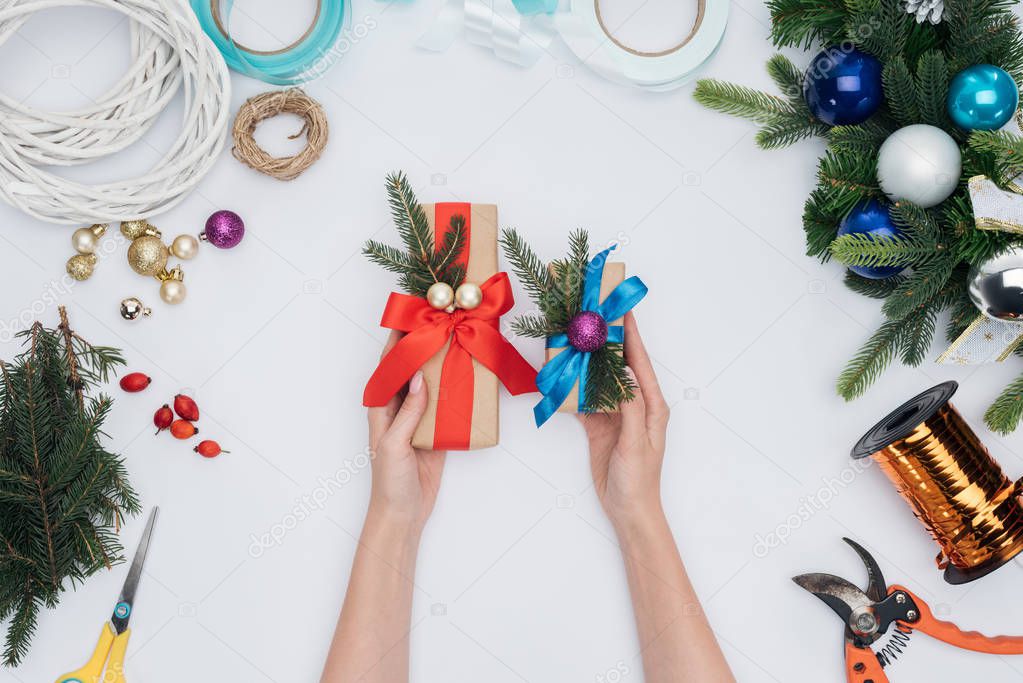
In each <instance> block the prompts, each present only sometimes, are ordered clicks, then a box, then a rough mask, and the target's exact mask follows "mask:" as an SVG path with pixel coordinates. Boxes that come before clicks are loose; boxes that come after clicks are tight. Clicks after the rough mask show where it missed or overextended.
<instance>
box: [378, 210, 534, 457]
mask: <svg viewBox="0 0 1023 683" xmlns="http://www.w3.org/2000/svg"><path fill="white" fill-rule="evenodd" d="M417 208H418V207H417ZM422 208H423V210H424V211H425V213H426V217H427V220H428V221H429V223H430V227H431V228H432V232H433V234H434V243H435V247H434V248H435V249H436V248H439V245H441V244H442V243H443V241H444V237H445V231H447V230H449V229H451V226H452V225H454V222H453V221H452V219H453V218H456V219H459V218H460V219H462V220H464V230H465V233H466V237H465V244H464V247H463V248H462V250H461V253H460V255H459V257H458V262H459V263H460V264H461V265H462V266H464V268H465V278H464V282H465V283H475V284H477V285H478V286H479V290H480V291H481V292H482V301H481V302H480V303H479V304H478V305H477V306H475V307H472V308H461V307H456V306H454V305H452V306H449V307H447V308H435V307H433V306H431V304H430V302H429V301H428V300H427V299H426V298H425V297H423V296H414V295H411V294H399V293H392V294H391V295H390V298H389V299H388V302H387V306H386V308H385V309H384V315H383V319H382V320H381V323H380V324H381V325H382V326H383V327H386V328H390V329H393V330H399V331H401V332H404V333H405V336H404V337H403V338H402V339H401V341H399V342H398V344H397V345H396V346H395V347H394V348H393V349H391V351H390V352H388V354H387V355H385V356H384V358H383V359H381V361H380V365H379V366H378V367H377V369H376V371H375V372H374V373H373V376H372V377H371V378H370V380H369V382H368V384H367V385H366V391H365V394H364V397H363V403H364V404H365V405H367V406H379V405H385V404H386V403H387V402H388V401H389V400H390V399H391V397H393V396H394V395H395V394H396V393H397V392H399V391H400V390H401V389H402V387H403V386H404V385H405V383H406V382H408V380H409V378H411V376H412V375H413V374H415V372H416V371H417V370H419V369H420V368H421V369H422V371H423V376H424V379H425V381H426V387H427V391H428V396H429V402H428V406H427V409H426V414H425V415H424V416H423V419H422V421H421V422H420V424H419V427H418V428H417V429H416V433H415V436H414V437H413V440H412V445H413V446H415V447H416V448H425V449H438V450H472V449H477V448H487V447H489V446H495V445H497V443H498V439H499V410H498V382H501V383H503V384H504V385H505V387H506V388H507V389H508V391H509V392H511V393H512V394H513V395H515V394H522V393H527V392H533V391H536V390H537V389H536V370H534V369H533V368H532V367H531V366H530V365H529V364H528V363H527V362H526V361H525V359H523V358H522V356H521V355H519V353H518V351H516V350H515V348H514V347H513V346H512V345H511V344H510V343H509V342H508V340H507V339H505V338H504V337H503V336H502V335H501V333H500V331H499V326H500V317H501V316H502V315H503V314H505V313H507V312H508V311H509V310H510V309H511V307H512V304H513V303H514V301H513V298H512V292H511V283H510V281H509V278H508V275H507V273H503V272H498V270H497V237H498V227H497V207H496V206H493V205H491V204H469V203H443V204H426V205H423V207H422Z"/></svg>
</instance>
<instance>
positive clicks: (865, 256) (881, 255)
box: [831, 233, 937, 267]
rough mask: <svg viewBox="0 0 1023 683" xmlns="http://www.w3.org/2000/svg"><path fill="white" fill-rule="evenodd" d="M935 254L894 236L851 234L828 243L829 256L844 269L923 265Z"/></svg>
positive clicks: (926, 247) (910, 240)
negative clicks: (852, 267)
mask: <svg viewBox="0 0 1023 683" xmlns="http://www.w3.org/2000/svg"><path fill="white" fill-rule="evenodd" d="M935 253H937V252H936V250H935V249H934V248H933V247H931V246H929V245H926V244H921V243H920V242H917V241H916V240H913V239H911V238H906V237H898V236H894V235H870V234H865V233H854V234H849V235H842V236H841V237H838V238H837V239H836V240H835V241H834V242H832V243H831V255H832V256H833V257H834V258H835V260H837V261H840V262H842V263H844V264H845V265H847V266H870V267H876V266H907V265H910V264H913V263H918V262H922V261H926V260H928V259H929V258H931V257H932V256H934V255H935Z"/></svg>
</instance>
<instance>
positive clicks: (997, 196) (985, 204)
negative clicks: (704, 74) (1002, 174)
mask: <svg viewBox="0 0 1023 683" xmlns="http://www.w3.org/2000/svg"><path fill="white" fill-rule="evenodd" d="M968 185H969V190H970V202H971V203H972V204H973V217H974V220H975V221H976V224H977V229H978V230H1001V231H1003V232H1014V233H1020V234H1023V176H1020V177H1018V178H1016V179H1014V180H1013V181H1012V182H1010V183H1009V185H1008V187H1006V188H1001V187H998V185H996V184H995V182H994V181H993V180H991V179H990V178H988V177H987V176H984V175H977V176H973V177H972V178H970V181H969V184H968Z"/></svg>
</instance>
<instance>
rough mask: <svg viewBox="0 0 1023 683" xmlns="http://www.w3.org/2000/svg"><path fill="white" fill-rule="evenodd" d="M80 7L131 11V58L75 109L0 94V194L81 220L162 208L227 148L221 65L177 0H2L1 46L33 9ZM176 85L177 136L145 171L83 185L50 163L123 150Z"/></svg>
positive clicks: (46, 213)
mask: <svg viewBox="0 0 1023 683" xmlns="http://www.w3.org/2000/svg"><path fill="white" fill-rule="evenodd" d="M81 6H89V7H100V8H106V9H112V10H116V11H119V12H122V13H124V14H125V15H127V16H128V18H129V19H130V22H131V55H132V65H131V67H130V68H129V70H128V71H127V73H125V74H124V76H123V77H122V78H121V79H120V80H119V81H118V82H117V83H116V84H115V85H114V86H113V87H112V88H111V89H110V90H109V91H108V92H106V93H105V94H103V95H102V96H100V97H99V98H98V99H97V100H96V102H95V103H94V104H92V105H90V106H88V107H86V108H84V109H81V110H78V111H73V112H67V113H55V112H47V111H40V110H39V109H35V108H33V107H30V106H27V105H25V104H22V103H20V102H18V101H16V100H14V99H13V98H11V97H9V96H7V95H5V94H3V93H0V196H2V197H3V198H4V200H5V201H7V202H8V203H9V204H11V205H13V206H16V207H17V208H19V209H21V210H22V211H24V212H25V213H27V214H29V215H31V216H35V217H36V218H40V219H42V220H44V221H49V222H52V223H65V224H76V225H88V224H90V223H106V222H111V221H119V220H127V219H132V218H145V217H148V216H152V215H155V214H158V213H161V212H163V211H166V210H167V209H168V208H170V207H171V206H173V205H174V204H176V203H177V202H179V201H181V199H183V198H184V197H185V195H186V194H188V192H189V191H191V190H192V188H194V187H195V185H196V183H198V182H199V180H200V179H202V177H203V176H204V175H205V174H206V173H207V171H209V170H210V167H211V166H212V165H213V163H214V161H215V160H216V157H217V155H218V154H219V153H220V150H221V148H222V147H223V145H224V139H225V135H226V133H227V118H228V111H227V107H228V102H229V100H230V93H231V84H230V79H229V76H228V70H227V66H226V65H225V64H224V59H223V57H221V55H220V53H219V52H218V51H217V49H216V47H214V45H213V43H212V42H211V41H210V40H209V38H207V37H206V35H205V34H204V33H203V31H202V29H201V28H200V27H199V24H198V22H197V20H196V18H195V15H194V14H192V12H191V11H190V10H189V9H188V7H187V6H186V5H185V4H184V3H180V2H177V1H176V0H0V45H2V44H3V43H4V42H5V41H7V40H8V39H9V38H10V37H11V36H12V35H13V34H14V32H15V31H17V30H18V28H19V27H20V26H21V25H22V24H23V23H24V22H25V21H26V20H27V19H29V18H30V17H31V15H32V14H33V13H35V12H37V11H40V10H44V9H51V8H54V7H81ZM10 67H11V64H10V63H7V64H4V65H3V66H0V68H10ZM182 88H183V89H184V98H185V106H184V117H183V121H182V129H181V133H180V134H179V135H178V137H177V139H176V140H175V141H174V143H173V144H172V145H171V147H170V149H169V150H168V152H167V154H166V155H165V156H164V157H163V159H161V160H160V161H159V162H158V163H157V164H156V165H154V166H153V168H152V169H151V170H149V171H148V172H147V173H145V174H144V175H141V176H139V177H137V178H129V179H126V180H121V181H117V182H109V183H100V184H96V185H88V184H84V183H79V182H74V181H71V180H68V179H66V178H63V177H61V176H60V175H58V174H56V173H54V172H53V171H52V170H50V169H49V168H48V167H60V166H72V165H77V164H83V163H87V162H90V161H95V160H97V159H100V158H103V157H106V156H109V155H111V154H114V153H116V152H119V151H121V150H123V149H124V148H125V147H127V146H128V145H130V144H132V143H133V142H136V141H137V140H138V139H139V138H140V137H142V136H143V135H144V134H145V133H146V131H147V130H148V129H149V127H150V126H151V125H152V124H153V122H154V121H155V120H156V118H157V117H158V116H159V115H160V113H161V112H162V111H163V110H164V108H165V107H166V106H167V104H168V103H169V102H170V101H171V99H172V98H174V96H175V95H176V94H177V92H178V90H179V89H182Z"/></svg>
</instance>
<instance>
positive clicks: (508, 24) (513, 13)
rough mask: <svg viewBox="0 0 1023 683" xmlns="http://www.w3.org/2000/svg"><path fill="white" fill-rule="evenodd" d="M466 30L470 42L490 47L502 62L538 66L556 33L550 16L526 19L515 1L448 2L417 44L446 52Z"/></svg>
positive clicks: (542, 15) (478, 0) (447, 0)
mask: <svg viewBox="0 0 1023 683" xmlns="http://www.w3.org/2000/svg"><path fill="white" fill-rule="evenodd" d="M463 29H464V30H465V33H466V38H467V39H468V41H469V42H470V43H473V44H474V45H480V46H483V47H486V48H490V49H491V50H493V52H494V54H496V55H497V56H498V57H500V58H501V59H504V60H506V61H509V62H512V63H513V64H518V65H519V66H532V65H533V64H536V62H537V61H538V60H539V59H540V57H541V56H543V53H544V52H546V51H547V49H548V48H549V47H550V45H551V43H552V42H553V40H554V36H555V34H556V31H555V29H554V23H553V21H552V20H551V17H550V16H549V15H547V14H537V15H534V16H529V17H527V16H523V15H522V14H520V13H519V11H518V10H517V9H515V5H514V4H512V2H511V0H445V2H444V4H443V5H442V6H441V9H440V12H439V13H438V14H437V17H436V19H434V21H433V25H432V26H431V27H430V30H429V31H427V32H426V34H425V35H424V36H423V37H422V38H420V39H419V42H418V43H417V44H418V45H419V47H421V48H424V49H426V50H431V51H433V52H444V51H445V50H447V49H448V48H449V47H451V45H452V43H454V42H455V38H457V37H458V35H459V33H461V32H462V30H463Z"/></svg>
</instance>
